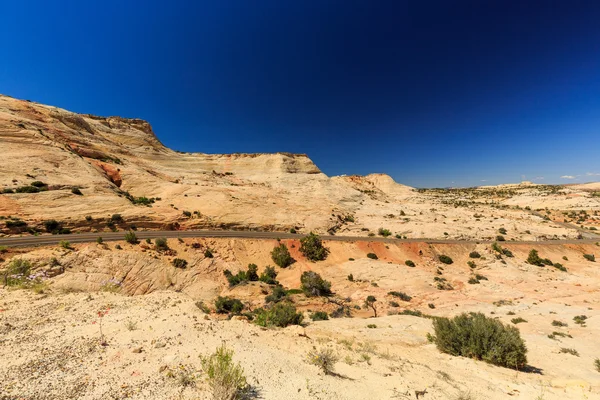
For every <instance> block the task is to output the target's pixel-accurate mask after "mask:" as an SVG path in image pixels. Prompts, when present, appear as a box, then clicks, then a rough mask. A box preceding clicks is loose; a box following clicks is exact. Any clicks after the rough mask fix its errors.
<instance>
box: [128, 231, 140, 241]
mask: <svg viewBox="0 0 600 400" xmlns="http://www.w3.org/2000/svg"><path fill="white" fill-rule="evenodd" d="M125 241H126V242H127V243H129V244H138V243H139V241H138V238H137V236H136V234H135V232H134V231H129V232H127V233H126V234H125Z"/></svg>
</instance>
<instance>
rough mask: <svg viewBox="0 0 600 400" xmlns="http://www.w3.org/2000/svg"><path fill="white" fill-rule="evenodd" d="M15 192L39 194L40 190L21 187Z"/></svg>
mask: <svg viewBox="0 0 600 400" xmlns="http://www.w3.org/2000/svg"><path fill="white" fill-rule="evenodd" d="M15 192H17V193H39V192H40V188H37V187H35V186H21V187H19V188H16V189H15Z"/></svg>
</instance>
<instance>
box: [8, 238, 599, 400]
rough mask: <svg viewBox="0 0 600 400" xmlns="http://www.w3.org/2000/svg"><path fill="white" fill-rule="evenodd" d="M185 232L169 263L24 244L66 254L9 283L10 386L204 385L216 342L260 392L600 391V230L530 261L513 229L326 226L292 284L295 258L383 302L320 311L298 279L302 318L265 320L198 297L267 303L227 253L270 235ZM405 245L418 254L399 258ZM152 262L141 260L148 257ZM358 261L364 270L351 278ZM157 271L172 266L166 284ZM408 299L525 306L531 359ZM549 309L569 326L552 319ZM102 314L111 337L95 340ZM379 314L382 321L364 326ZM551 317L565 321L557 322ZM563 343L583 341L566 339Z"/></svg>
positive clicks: (252, 256) (67, 394)
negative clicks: (353, 230) (506, 356)
mask: <svg viewBox="0 0 600 400" xmlns="http://www.w3.org/2000/svg"><path fill="white" fill-rule="evenodd" d="M186 240H187V239H186ZM191 243H193V241H191V240H188V242H185V241H184V242H183V243H180V242H179V241H177V240H170V242H169V244H170V246H171V247H172V248H173V249H174V251H176V252H177V257H184V258H186V259H187V260H188V261H189V262H190V266H189V268H188V269H187V270H185V271H181V270H176V269H175V268H173V267H172V266H171V265H170V264H169V259H170V258H172V257H171V256H165V255H161V256H158V255H157V254H154V253H153V252H152V251H150V250H146V249H143V248H142V244H140V245H137V246H132V245H127V244H125V243H121V246H122V247H123V250H115V249H114V248H112V245H111V248H108V249H105V248H102V246H98V245H96V244H93V245H78V246H77V247H75V249H74V250H70V251H66V250H64V249H56V248H44V249H36V250H33V251H30V252H25V253H24V254H17V255H14V256H15V257H25V258H29V259H30V260H32V261H33V262H34V264H36V265H40V268H41V269H43V268H47V267H44V266H43V265H44V262H43V260H44V259H47V258H49V257H56V258H57V260H58V261H59V263H60V264H61V265H62V266H64V272H63V273H62V274H59V275H57V276H56V277H55V278H52V279H50V280H49V281H48V282H49V287H48V289H47V290H46V291H45V293H42V294H36V293H34V292H32V291H30V290H7V289H2V290H0V310H1V311H0V330H1V336H0V337H1V339H0V340H1V343H2V345H1V346H0V357H1V358H2V360H3V362H2V363H1V365H0V385H1V386H0V388H1V390H0V393H1V394H2V396H3V397H1V396H0V398H3V399H72V398H81V399H106V398H117V399H119V398H139V399H142V398H144V399H147V398H153V399H154V398H156V399H180V398H182V399H188V398H189V399H196V398H200V399H202V398H210V392H209V389H208V386H207V384H206V382H205V379H204V375H203V372H202V370H201V365H200V359H199V356H200V355H207V354H209V353H211V352H213V351H214V350H215V348H216V347H217V346H219V345H220V344H221V343H222V342H225V343H226V344H227V346H229V347H231V348H232V349H234V350H235V359H236V360H237V361H239V362H240V363H241V364H242V366H243V367H244V369H245V371H246V375H247V376H248V379H249V382H250V383H251V384H252V385H253V387H254V388H255V391H256V397H255V398H264V399H279V398H281V397H283V396H286V397H289V396H290V395H291V396H292V398H298V399H305V398H306V399H309V398H310V399H314V398H317V399H366V398H372V399H394V398H415V397H414V391H415V390H424V389H427V396H426V397H425V399H454V398H456V399H458V398H461V397H459V396H460V395H466V394H467V393H470V395H471V397H470V398H472V399H505V398H509V397H510V398H521V399H536V398H540V399H586V398H587V399H594V398H600V372H598V371H596V370H595V368H594V359H595V358H597V357H599V356H600V342H599V341H598V340H597V337H598V334H599V332H600V313H599V312H598V309H599V303H600V291H599V290H598V278H597V268H598V267H597V265H596V264H597V263H592V262H588V261H586V260H585V259H583V257H582V254H583V253H590V252H593V251H594V250H595V249H597V246H595V245H588V246H585V247H582V246H575V245H565V246H561V245H546V246H539V247H537V249H538V250H539V251H540V255H541V256H542V257H548V258H550V259H552V260H554V261H555V262H557V261H559V260H560V261H561V262H562V263H563V264H564V265H565V266H566V267H567V272H561V271H559V270H557V269H555V268H552V267H543V268H541V267H536V266H532V265H528V264H526V263H524V259H525V258H526V257H527V253H528V251H529V250H530V248H529V247H526V246H522V245H515V244H512V245H511V244H506V247H509V248H510V249H511V251H512V252H513V253H514V255H515V257H514V258H505V259H504V260H496V259H495V257H493V252H492V250H491V249H489V248H488V247H487V246H486V245H462V246H461V245H437V246H428V245H426V244H418V243H416V244H415V243H413V244H403V245H398V246H388V247H387V248H386V246H385V245H384V244H379V243H367V242H364V243H352V244H351V243H337V242H328V243H326V244H327V246H328V247H329V248H330V250H331V253H330V256H329V257H328V259H327V260H326V261H323V262H318V263H309V262H308V261H306V260H304V259H303V258H302V257H301V256H300V255H299V254H297V253H296V250H297V247H295V248H292V249H291V250H292V251H293V252H294V253H293V254H294V256H295V258H297V262H296V263H295V264H293V265H292V267H290V268H287V269H285V270H284V269H281V268H277V271H278V272H279V276H278V279H279V280H280V281H281V282H282V284H283V285H284V286H285V287H287V288H295V287H298V286H299V276H300V274H301V272H302V271H305V270H308V269H311V270H314V271H317V272H319V273H320V274H322V275H323V277H324V278H325V279H328V280H330V281H331V282H332V287H333V289H334V291H335V292H336V297H338V298H346V297H349V298H350V299H351V304H356V305H360V304H361V303H362V302H363V301H364V298H365V297H366V296H367V295H374V296H376V297H377V299H378V303H377V305H378V310H379V315H382V316H381V317H377V318H372V317H371V315H372V313H371V312H369V311H366V310H364V309H362V310H357V311H355V313H354V318H341V319H330V320H329V321H319V322H311V321H310V319H309V318H308V313H309V310H327V311H331V310H332V309H331V304H327V303H326V302H325V301H324V300H322V299H314V300H307V299H305V298H304V297H303V296H302V295H295V296H293V300H294V302H295V303H296V305H297V306H298V307H299V309H300V310H303V311H304V312H305V313H306V315H307V318H306V322H307V324H306V326H304V327H297V326H295V327H288V328H285V329H262V328H260V327H258V326H256V325H253V324H252V323H250V322H248V321H245V320H239V319H237V318H234V319H233V320H230V321H227V320H223V319H222V317H219V316H217V315H215V314H210V315H206V314H204V313H203V312H202V311H201V310H200V309H199V308H198V307H196V305H195V302H196V301H197V300H199V299H202V300H204V301H205V302H206V303H207V304H211V303H210V302H211V300H210V299H212V298H214V297H215V296H216V295H217V294H227V295H232V296H235V297H238V298H240V299H242V300H243V301H244V302H245V303H246V304H247V306H248V307H249V308H254V307H257V306H260V305H262V302H263V301H264V300H262V299H263V297H262V296H264V294H263V293H264V290H263V289H265V286H264V284H257V283H251V284H249V285H243V286H240V287H236V288H233V289H228V288H227V287H226V285H225V282H224V279H223V277H222V269H223V268H231V269H232V270H233V271H234V272H235V271H236V267H237V268H242V267H244V266H245V265H246V264H247V263H248V262H249V260H253V261H254V262H256V263H257V264H259V266H260V270H262V268H263V267H264V265H266V264H268V263H270V262H269V251H270V249H272V248H273V246H274V245H275V244H276V242H275V241H268V240H264V241H261V240H255V241H246V240H240V239H220V240H212V241H209V240H206V241H205V242H202V246H210V247H211V248H213V249H214V252H215V257H214V258H213V259H210V260H208V259H204V258H203V257H202V256H200V255H198V254H196V253H194V251H196V250H195V249H194V250H192V247H191ZM292 245H294V243H293V242H292V241H289V242H288V246H290V247H291V246H292ZM127 246H129V247H127ZM473 250H477V251H479V252H480V253H481V255H482V256H483V257H482V258H480V259H476V260H475V261H476V263H477V267H476V271H477V273H479V274H482V275H485V276H486V277H487V278H488V280H487V281H485V280H482V281H481V283H480V284H468V283H467V282H466V281H467V280H468V278H469V277H470V276H471V275H472V274H471V271H470V268H469V267H468V266H467V265H466V262H467V261H468V260H471V259H470V258H469V257H468V254H469V252H471V251H473ZM419 251H421V252H422V254H423V255H422V256H419ZM368 252H375V253H377V254H378V256H379V260H371V259H369V258H367V257H366V253H368ZM440 254H446V255H449V256H450V257H452V258H453V260H454V263H453V264H451V265H444V264H441V263H439V261H437V258H436V257H437V256H438V255H440ZM5 256H6V258H7V259H8V258H10V257H12V256H13V254H12V253H9V254H8V255H5ZM563 256H564V257H567V258H568V261H564V260H562V257H563ZM155 257H158V259H157V258H155ZM350 258H353V259H354V260H349V259H350ZM409 258H410V259H412V260H414V261H415V263H416V264H417V265H416V267H414V268H409V267H407V266H406V265H404V261H405V260H406V259H409ZM150 260H153V261H154V264H153V263H152V262H151V261H150ZM501 261H504V262H505V263H506V264H504V263H502V262H501ZM6 262H8V260H7V261H6ZM145 265H148V267H146V268H147V270H146V269H145V268H142V269H138V268H140V266H145ZM126 266H129V268H127V269H122V268H125V267H126ZM440 267H441V268H443V269H441V268H440ZM438 271H439V272H438ZM123 272H127V277H126V279H125V280H124V283H123V285H122V288H121V289H120V293H107V292H98V291H97V290H98V289H99V288H101V285H102V282H105V281H106V279H108V278H120V277H122V275H121V274H122V273H123ZM153 273H155V274H157V275H156V276H153V275H152V274H153ZM349 273H352V274H353V275H354V277H355V282H350V281H348V280H347V275H348V274H349ZM440 273H441V275H440ZM161 274H167V275H169V279H166V280H165V282H166V283H165V284H164V285H163V286H161V285H160V282H161V279H162V278H158V276H159V275H160V276H162V275H161ZM436 276H438V277H439V276H441V277H444V278H445V279H447V281H448V282H450V283H451V284H452V285H453V287H454V290H438V289H437V288H436V287H435V286H434V283H435V282H434V280H433V279H434V278H435V277H436ZM148 281H151V282H154V284H153V285H147V286H145V287H146V288H148V290H146V291H144V293H145V294H143V295H135V296H127V295H125V294H126V293H136V290H137V291H139V290H138V288H140V287H144V284H145V283H147V282H148ZM392 290H400V291H404V292H406V293H407V294H409V295H410V296H412V300H411V301H410V302H403V301H399V303H401V305H400V306H399V307H393V306H391V305H390V302H391V301H392V300H397V299H394V298H393V297H391V296H389V295H388V294H387V293H388V292H389V291H392ZM430 303H432V304H434V305H435V308H434V309H431V308H429V306H428V304H430ZM404 309H409V310H413V309H415V310H419V311H422V312H423V313H427V314H431V315H436V316H453V315H456V314H458V313H460V312H469V311H480V312H483V313H485V314H486V315H488V316H495V317H498V318H500V320H502V321H503V322H505V323H508V324H510V323H511V319H512V318H515V317H521V318H524V319H525V320H526V321H527V322H524V323H520V324H519V325H518V327H519V329H520V330H521V334H522V336H523V338H524V340H525V342H526V344H527V347H528V350H529V353H528V363H529V365H530V366H531V368H532V370H533V371H534V372H517V371H514V370H509V369H505V368H500V367H494V366H491V365H488V364H485V363H483V362H479V361H475V360H470V359H466V358H461V357H452V356H449V355H446V354H442V353H440V352H439V351H438V350H437V349H436V347H435V345H433V344H430V343H428V341H427V339H426V335H427V333H428V332H429V333H432V332H433V329H432V325H431V320H430V319H427V318H420V317H413V316H407V315H396V314H397V313H398V312H399V311H401V310H404ZM107 310H108V313H107V314H106V315H105V316H104V317H102V318H99V317H98V312H100V311H107ZM576 315H586V316H587V317H588V319H587V323H586V324H585V326H580V325H577V324H575V323H574V321H573V317H574V316H576ZM553 320H559V321H561V322H565V323H567V325H568V326H567V327H555V326H553V325H552V321H553ZM100 322H101V323H102V332H103V334H104V335H105V338H106V341H107V343H108V345H107V346H102V345H101V344H100ZM370 324H374V325H375V326H376V327H375V328H368V327H367V325H370ZM555 331H558V332H562V333H564V334H566V335H570V336H571V337H568V336H566V337H555V339H551V338H549V337H548V335H550V334H552V332H555ZM322 347H331V348H332V349H333V350H334V351H335V352H336V354H338V355H339V357H340V360H339V362H338V363H337V364H336V372H337V373H338V374H339V375H336V376H326V375H323V374H322V373H321V372H320V371H319V370H318V369H317V368H316V367H314V366H312V365H309V364H308V363H307V361H306V355H307V353H308V352H309V351H310V350H311V349H313V348H322ZM562 347H564V348H571V349H575V350H577V352H578V354H579V355H578V356H574V355H571V354H565V353H561V352H560V349H561V348H562ZM169 371H174V372H173V373H174V374H175V375H176V376H179V374H180V373H183V372H181V371H187V372H186V375H188V376H194V377H195V379H194V384H193V385H191V386H182V384H181V382H180V381H179V380H178V379H175V378H171V377H169V376H170V375H171V374H169ZM538 396H541V397H538ZM462 398H465V397H462Z"/></svg>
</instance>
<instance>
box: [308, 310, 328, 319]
mask: <svg viewBox="0 0 600 400" xmlns="http://www.w3.org/2000/svg"><path fill="white" fill-rule="evenodd" d="M310 319H312V320H313V321H327V320H328V319H329V316H328V315H327V313H326V312H325V311H315V312H314V313H312V314H310Z"/></svg>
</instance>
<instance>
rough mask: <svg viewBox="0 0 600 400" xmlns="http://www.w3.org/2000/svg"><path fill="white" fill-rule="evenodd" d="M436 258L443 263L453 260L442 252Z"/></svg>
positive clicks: (450, 262)
mask: <svg viewBox="0 0 600 400" xmlns="http://www.w3.org/2000/svg"><path fill="white" fill-rule="evenodd" d="M438 260H440V262H441V263H444V264H452V263H453V262H454V261H452V259H451V258H450V257H448V256H447V255H444V254H442V255H441V256H439V257H438Z"/></svg>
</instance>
